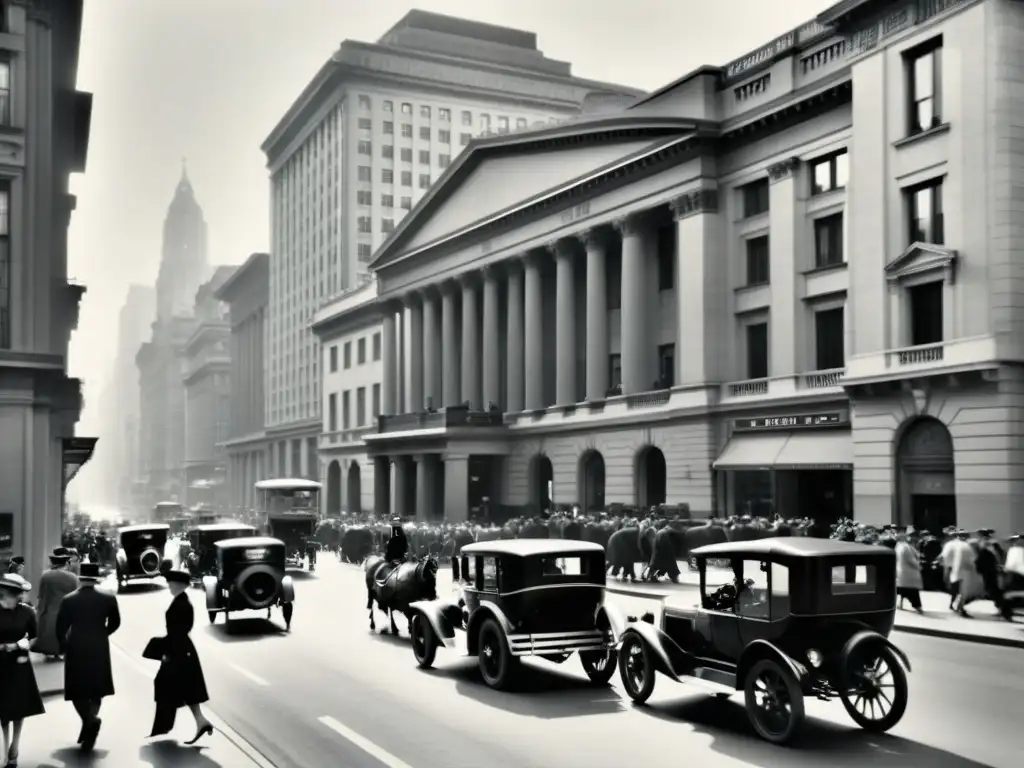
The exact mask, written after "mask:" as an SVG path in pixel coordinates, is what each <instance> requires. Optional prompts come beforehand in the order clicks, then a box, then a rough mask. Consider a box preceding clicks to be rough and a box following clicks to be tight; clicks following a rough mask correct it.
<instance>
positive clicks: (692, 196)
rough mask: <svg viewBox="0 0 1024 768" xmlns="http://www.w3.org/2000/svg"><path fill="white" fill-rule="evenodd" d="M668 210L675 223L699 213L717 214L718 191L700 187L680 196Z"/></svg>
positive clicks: (670, 204)
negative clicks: (670, 211)
mask: <svg viewBox="0 0 1024 768" xmlns="http://www.w3.org/2000/svg"><path fill="white" fill-rule="evenodd" d="M669 208H670V209H671V210H672V216H673V217H674V218H675V220H676V221H682V220H683V219H686V218H689V217H690V216H696V215H697V214H700V213H718V190H717V189H715V188H713V187H700V188H699V189H695V190H693V191H691V192H687V193H686V194H683V195H680V196H679V197H677V198H676V199H675V200H673V201H672V202H671V203H669Z"/></svg>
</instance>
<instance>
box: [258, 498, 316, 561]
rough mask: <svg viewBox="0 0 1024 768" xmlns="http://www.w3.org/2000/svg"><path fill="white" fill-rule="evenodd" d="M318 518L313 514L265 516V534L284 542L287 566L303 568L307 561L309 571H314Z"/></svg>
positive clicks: (273, 514)
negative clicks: (307, 560)
mask: <svg viewBox="0 0 1024 768" xmlns="http://www.w3.org/2000/svg"><path fill="white" fill-rule="evenodd" d="M319 520H320V516H319V515H317V514H316V513H315V512H271V513H269V514H268V515H267V533H269V534H270V535H271V536H273V537H274V538H276V539H280V540H281V541H283V542H284V545H285V548H286V549H287V556H288V557H287V564H288V566H289V567H292V568H303V567H304V566H305V564H306V559H307V558H308V559H309V570H310V571H315V570H316V553H317V550H318V549H319V545H318V544H317V543H316V540H315V539H316V526H317V523H318V522H319Z"/></svg>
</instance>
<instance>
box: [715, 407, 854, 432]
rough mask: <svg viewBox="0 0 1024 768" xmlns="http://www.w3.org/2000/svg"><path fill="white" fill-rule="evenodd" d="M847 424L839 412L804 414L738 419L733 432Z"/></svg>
mask: <svg viewBox="0 0 1024 768" xmlns="http://www.w3.org/2000/svg"><path fill="white" fill-rule="evenodd" d="M846 423H847V419H846V418H844V417H843V414H842V413H840V412H839V411H830V412H825V413H802V414H796V415H794V416H759V417H757V418H754V419H737V420H736V421H734V422H733V431H734V432H755V431H764V430H770V429H807V428H813V427H837V426H840V425H842V424H846Z"/></svg>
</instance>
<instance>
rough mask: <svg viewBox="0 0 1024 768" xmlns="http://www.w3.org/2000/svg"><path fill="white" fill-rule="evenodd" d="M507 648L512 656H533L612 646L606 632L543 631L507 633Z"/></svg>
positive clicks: (602, 649) (605, 648) (600, 649)
mask: <svg viewBox="0 0 1024 768" xmlns="http://www.w3.org/2000/svg"><path fill="white" fill-rule="evenodd" d="M508 644H509V650H510V651H511V652H512V655H513V656H535V655H541V654H548V653H572V652H573V651H604V650H607V649H609V648H611V647H612V645H613V643H612V636H611V634H610V633H608V632H601V631H600V630H591V631H588V632H543V633H538V634H533V635H509V636H508Z"/></svg>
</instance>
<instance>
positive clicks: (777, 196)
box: [768, 158, 884, 377]
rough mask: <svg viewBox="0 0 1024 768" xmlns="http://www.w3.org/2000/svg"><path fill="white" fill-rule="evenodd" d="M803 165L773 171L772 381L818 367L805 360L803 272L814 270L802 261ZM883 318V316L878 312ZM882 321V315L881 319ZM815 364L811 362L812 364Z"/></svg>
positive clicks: (787, 163) (785, 164)
mask: <svg viewBox="0 0 1024 768" xmlns="http://www.w3.org/2000/svg"><path fill="white" fill-rule="evenodd" d="M799 172H800V161H799V160H797V159H796V158H791V159H789V160H786V161H784V162H782V163H778V164H777V165H773V166H771V167H769V168H768V176H769V179H770V180H771V187H770V191H769V202H770V205H769V207H768V227H769V229H768V236H769V242H768V254H769V257H768V258H769V260H770V268H769V272H770V274H771V283H772V293H771V298H772V303H771V313H770V315H769V320H768V350H769V352H768V375H769V376H772V377H775V376H792V375H793V374H795V373H797V372H798V371H801V370H810V369H811V368H813V366H807V365H803V363H804V362H805V361H804V360H802V359H798V358H803V357H805V356H806V352H805V351H804V350H805V349H806V346H807V345H806V344H804V341H803V340H804V333H805V330H806V325H807V324H806V323H805V322H803V317H802V316H803V313H804V311H805V309H804V305H803V302H802V301H801V300H800V298H799V296H798V293H799V291H798V288H797V281H798V280H800V279H801V278H800V277H799V274H800V272H801V271H802V270H803V269H807V268H809V267H811V266H813V265H812V264H809V263H808V264H805V263H804V261H803V259H801V258H800V257H801V254H800V251H801V247H800V246H801V241H802V240H803V232H804V227H805V226H806V225H805V224H804V219H805V217H804V211H803V209H804V203H803V201H802V200H799V199H798V198H799V195H798V189H799V187H798V176H799V175H800V174H799ZM878 311H879V313H882V312H883V311H884V310H883V308H882V307H879V308H878ZM879 316H881V314H880V315H879ZM807 362H810V361H807Z"/></svg>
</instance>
